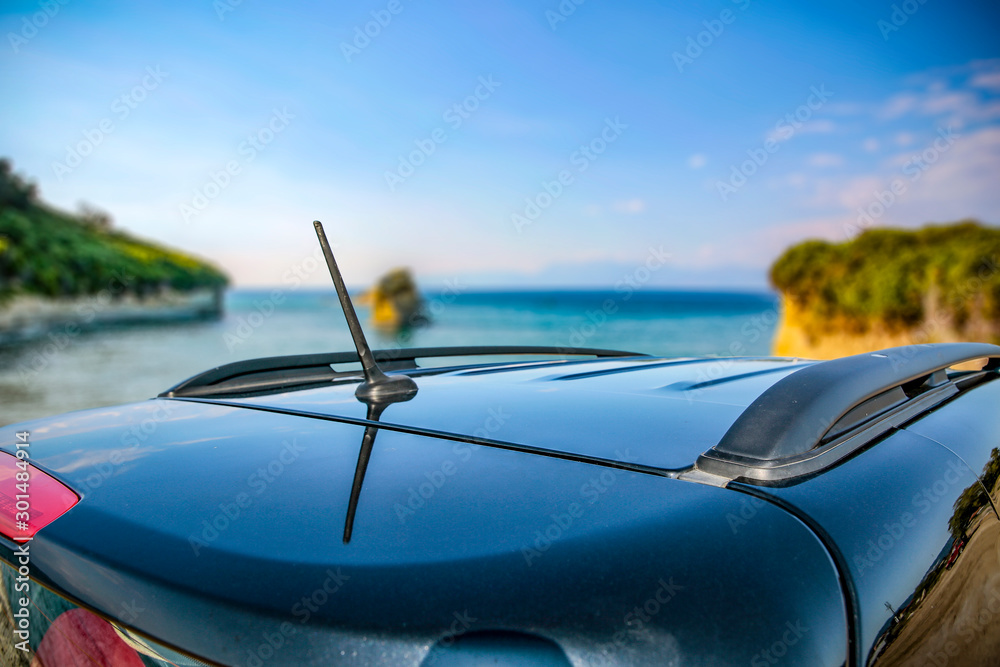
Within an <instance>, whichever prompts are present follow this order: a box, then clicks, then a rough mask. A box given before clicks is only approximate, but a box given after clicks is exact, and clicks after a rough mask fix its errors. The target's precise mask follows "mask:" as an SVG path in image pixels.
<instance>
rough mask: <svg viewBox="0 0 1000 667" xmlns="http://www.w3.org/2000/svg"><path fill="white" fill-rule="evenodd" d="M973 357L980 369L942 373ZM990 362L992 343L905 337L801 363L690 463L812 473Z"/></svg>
mask: <svg viewBox="0 0 1000 667" xmlns="http://www.w3.org/2000/svg"><path fill="white" fill-rule="evenodd" d="M981 358H987V359H988V361H987V363H986V365H985V366H984V368H983V369H982V372H980V373H973V374H971V375H970V374H963V375H957V376H955V377H954V378H951V377H949V376H948V374H947V373H946V369H948V368H950V367H952V366H955V365H957V364H960V363H962V362H966V361H972V360H975V359H981ZM998 368H1000V347H998V346H996V345H988V344H985V343H940V344H933V345H909V346H905V347H894V348H889V349H886V350H880V351H878V352H871V353H866V354H859V355H855V356H852V357H844V358H841V359H834V360H832V361H823V362H818V363H816V364H812V365H810V366H806V367H804V368H801V369H799V370H798V371H796V372H794V373H791V374H790V375H787V376H785V377H784V378H782V379H781V380H779V381H778V382H776V383H775V384H774V385H772V386H771V387H770V388H769V389H767V391H765V392H764V393H763V394H761V395H760V396H759V397H758V398H757V400H755V401H754V402H753V403H751V404H750V406H749V407H748V408H747V409H746V410H745V411H744V412H743V414H741V415H740V416H739V418H738V419H737V420H736V421H735V422H734V423H733V425H732V426H731V427H730V428H729V430H728V431H727V432H726V434H725V435H724V436H723V437H722V440H720V441H719V444H717V445H715V446H714V447H712V448H711V449H709V450H708V451H707V452H705V453H704V454H702V455H701V456H700V457H698V461H697V463H696V464H695V465H696V469H698V470H701V471H704V472H706V473H709V474H713V475H719V476H722V477H726V478H729V479H730V480H745V481H751V482H764V483H777V482H782V481H785V480H788V479H791V478H794V477H799V476H802V475H808V474H811V473H815V472H817V471H819V470H820V469H822V468H825V467H827V466H829V465H831V464H833V463H835V462H836V461H839V460H841V459H843V458H844V457H845V456H847V455H849V454H851V453H852V452H854V451H856V450H857V449H858V448H859V447H863V446H864V445H866V444H868V443H870V442H872V441H873V440H874V439H875V438H877V437H879V436H881V435H882V434H884V433H885V432H886V431H888V430H890V429H892V428H895V427H897V426H899V425H901V424H903V423H904V422H907V421H910V420H911V419H913V418H914V417H916V416H917V415H919V414H922V413H924V412H926V411H927V410H929V409H931V408H933V407H934V406H936V405H938V404H940V403H942V402H943V401H945V400H947V399H949V398H951V397H952V396H954V395H955V394H956V393H958V391H959V390H960V389H962V388H964V387H965V386H968V385H969V384H971V383H973V382H976V381H980V380H983V379H986V378H987V377H989V376H994V375H996V371H997V369H998Z"/></svg>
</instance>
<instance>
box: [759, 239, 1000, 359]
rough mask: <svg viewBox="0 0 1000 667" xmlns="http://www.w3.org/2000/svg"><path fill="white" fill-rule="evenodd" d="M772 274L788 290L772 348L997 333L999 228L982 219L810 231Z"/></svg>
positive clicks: (847, 347) (815, 348) (837, 349)
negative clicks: (854, 232)
mask: <svg viewBox="0 0 1000 667" xmlns="http://www.w3.org/2000/svg"><path fill="white" fill-rule="evenodd" d="M771 282H772V283H773V284H774V286H775V287H776V288H777V289H778V290H780V292H781V294H782V296H783V313H782V321H781V324H780V327H779V330H778V334H777V337H776V339H775V353H776V354H780V355H788V356H804V357H815V358H831V357H837V356H844V355H848V354H858V353H861V352H865V351H869V350H873V349H879V348H885V347H893V346H896V345H907V344H912V343H934V342H949V341H963V340H972V341H982V342H997V341H998V340H1000V229H998V228H996V227H990V226H985V225H983V224H981V223H979V222H976V221H971V220H965V221H961V222H957V223H953V224H947V225H929V226H926V227H924V228H922V229H917V230H903V229H889V228H878V229H870V230H867V231H865V232H864V233H862V234H861V235H859V236H858V237H857V238H855V239H853V240H850V241H847V242H844V243H829V242H827V241H805V242H803V243H800V244H798V245H795V246H793V247H791V248H789V249H788V250H786V251H785V253H784V254H783V255H782V256H781V257H780V258H778V260H777V261H776V262H775V263H774V265H773V266H772V267H771Z"/></svg>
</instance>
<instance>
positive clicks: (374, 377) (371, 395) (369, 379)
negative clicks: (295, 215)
mask: <svg viewBox="0 0 1000 667" xmlns="http://www.w3.org/2000/svg"><path fill="white" fill-rule="evenodd" d="M313 226H314V227H315V228H316V236H317V237H318V238H319V245H320V247H321V248H323V255H324V256H325V257H326V265H327V266H328V267H329V268H330V277H331V278H333V284H334V285H335V286H336V288H337V296H338V297H339V298H340V306H341V308H342V309H343V311H344V317H345V318H347V328H348V329H350V330H351V338H353V339H354V347H355V348H357V350H358V357H359V358H360V360H361V368H362V369H363V370H364V372H365V381H364V382H362V383H361V384H360V385H359V386H358V388H357V390H356V391H355V392H354V395H355V396H357V397H358V400H360V401H362V402H365V403H394V402H396V401H400V400H409V399H410V398H412V397H413V395H414V394H416V393H417V383H416V382H414V381H413V379H412V378H410V377H408V376H406V375H393V376H391V377H390V376H388V375H386V374H385V373H383V372H382V369H381V368H379V367H378V363H377V362H376V361H375V355H374V354H372V350H371V348H370V347H368V341H367V340H365V333H364V331H362V330H361V323H360V322H359V321H358V314H357V313H356V312H354V304H352V303H351V297H350V295H348V294H347V287H346V286H345V285H344V278H343V276H341V275H340V269H338V268H337V260H336V259H334V258H333V250H332V249H331V248H330V242H329V241H328V240H327V239H326V232H324V231H323V223H322V222H320V221H319V220H315V221H314V222H313ZM404 397H405V398H404Z"/></svg>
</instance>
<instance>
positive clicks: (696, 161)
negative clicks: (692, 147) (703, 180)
mask: <svg viewBox="0 0 1000 667" xmlns="http://www.w3.org/2000/svg"><path fill="white" fill-rule="evenodd" d="M706 164H708V158H707V157H706V156H705V154H704V153H695V154H694V155H692V156H691V157H689V158H688V166H689V167H691V168H692V169H701V168H702V167H704V166H705V165H706Z"/></svg>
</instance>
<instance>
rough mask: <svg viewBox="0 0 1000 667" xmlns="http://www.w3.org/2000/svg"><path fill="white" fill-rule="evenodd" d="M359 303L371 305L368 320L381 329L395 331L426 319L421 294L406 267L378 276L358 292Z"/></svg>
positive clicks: (425, 321)
mask: <svg viewBox="0 0 1000 667" xmlns="http://www.w3.org/2000/svg"><path fill="white" fill-rule="evenodd" d="M360 303H361V304H367V305H369V306H370V307H371V311H372V315H371V317H372V323H373V324H374V325H375V326H376V327H377V328H378V329H381V330H383V331H389V332H396V331H400V330H402V329H406V328H409V327H415V326H421V325H424V324H427V322H428V319H427V315H426V313H425V312H424V300H423V297H422V296H421V295H420V291H419V290H418V289H417V283H416V281H414V280H413V276H412V275H411V274H410V271H409V270H408V269H403V268H400V269H393V270H392V271H390V272H389V273H387V274H385V275H384V276H382V277H381V278H380V279H379V281H378V283H376V285H375V287H373V288H372V289H371V290H370V291H369V292H366V293H365V294H364V295H362V297H361V299H360Z"/></svg>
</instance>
